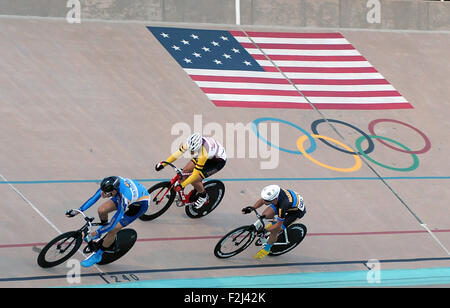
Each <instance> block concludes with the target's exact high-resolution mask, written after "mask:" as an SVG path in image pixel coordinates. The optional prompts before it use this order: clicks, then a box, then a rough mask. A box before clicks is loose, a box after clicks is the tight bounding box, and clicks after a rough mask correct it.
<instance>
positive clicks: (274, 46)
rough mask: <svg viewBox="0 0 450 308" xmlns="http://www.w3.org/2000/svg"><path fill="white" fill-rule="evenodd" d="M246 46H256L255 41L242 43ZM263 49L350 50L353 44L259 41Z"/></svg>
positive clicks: (259, 45)
mask: <svg viewBox="0 0 450 308" xmlns="http://www.w3.org/2000/svg"><path fill="white" fill-rule="evenodd" d="M240 44H241V45H242V46H243V47H245V48H255V45H254V44H253V43H240ZM257 45H258V47H259V48H261V49H295V50H350V49H355V47H353V46H352V45H351V44H274V43H258V44H257Z"/></svg>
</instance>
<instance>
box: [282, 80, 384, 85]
mask: <svg viewBox="0 0 450 308" xmlns="http://www.w3.org/2000/svg"><path fill="white" fill-rule="evenodd" d="M290 80H291V81H292V82H293V83H295V84H299V85H301V84H317V85H369V84H389V81H387V80H386V79H298V78H297V79H296V78H292V79H290Z"/></svg>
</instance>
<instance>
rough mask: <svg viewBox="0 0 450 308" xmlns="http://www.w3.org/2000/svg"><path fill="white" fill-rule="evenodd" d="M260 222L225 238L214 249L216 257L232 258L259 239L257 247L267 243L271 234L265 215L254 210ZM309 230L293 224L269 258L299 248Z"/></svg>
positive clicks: (233, 231) (235, 231) (301, 225)
mask: <svg viewBox="0 0 450 308" xmlns="http://www.w3.org/2000/svg"><path fill="white" fill-rule="evenodd" d="M252 210H253V211H254V212H255V214H256V217H258V220H257V221H256V222H255V223H254V224H252V225H246V226H242V227H239V228H236V229H234V230H232V231H230V232H228V233H227V234H226V235H225V236H223V237H222V238H221V239H220V240H219V242H218V243H217V244H216V246H215V247H214V255H215V256H216V257H217V258H220V259H225V258H230V257H233V256H235V255H237V254H238V253H241V252H242V251H244V250H245V249H246V248H247V247H248V246H250V244H251V243H252V242H253V241H254V240H255V238H256V237H258V240H257V241H256V243H255V245H256V246H262V245H264V244H266V243H267V241H268V238H269V232H266V231H265V223H264V219H265V218H266V217H265V216H264V215H259V213H258V211H257V210H256V209H254V208H252ZM306 233H307V228H306V226H305V225H303V224H299V223H293V224H290V225H289V226H288V227H287V228H286V229H284V230H282V231H280V233H279V234H278V238H277V241H276V242H275V243H274V244H273V246H272V249H271V250H270V253H269V256H279V255H282V254H285V253H287V252H289V251H291V250H292V249H294V248H295V247H297V246H298V245H299V244H300V243H301V242H302V241H303V239H304V238H305V236H306Z"/></svg>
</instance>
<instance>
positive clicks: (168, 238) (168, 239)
mask: <svg viewBox="0 0 450 308" xmlns="http://www.w3.org/2000/svg"><path fill="white" fill-rule="evenodd" d="M431 231H432V232H434V233H440V232H450V229H439V230H431ZM417 233H427V231H426V230H406V231H373V232H340V233H308V236H357V235H397V234H417ZM222 236H223V235H211V236H185V237H155V238H142V239H138V240H137V241H138V242H161V241H190V240H210V239H220V238H222ZM46 244H47V243H24V244H3V245H0V248H20V247H33V246H44V245H46Z"/></svg>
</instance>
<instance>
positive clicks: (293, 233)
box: [269, 224, 307, 256]
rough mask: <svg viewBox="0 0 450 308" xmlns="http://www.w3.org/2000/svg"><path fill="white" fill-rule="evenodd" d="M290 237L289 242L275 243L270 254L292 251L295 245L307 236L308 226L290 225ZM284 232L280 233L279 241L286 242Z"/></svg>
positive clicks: (277, 254) (276, 254)
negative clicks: (283, 243)
mask: <svg viewBox="0 0 450 308" xmlns="http://www.w3.org/2000/svg"><path fill="white" fill-rule="evenodd" d="M287 232H288V239H289V243H288V244H285V245H275V244H274V245H273V246H272V249H271V250H270V253H269V256H279V255H282V254H285V253H286V252H288V251H291V250H292V249H294V248H295V247H297V246H298V245H299V244H300V243H301V242H302V241H303V239H304V238H305V236H306V232H307V229H306V226H305V225H303V224H292V225H290V226H289V227H288V231H287ZM284 241H285V237H284V232H280V234H279V235H278V239H277V242H284Z"/></svg>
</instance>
